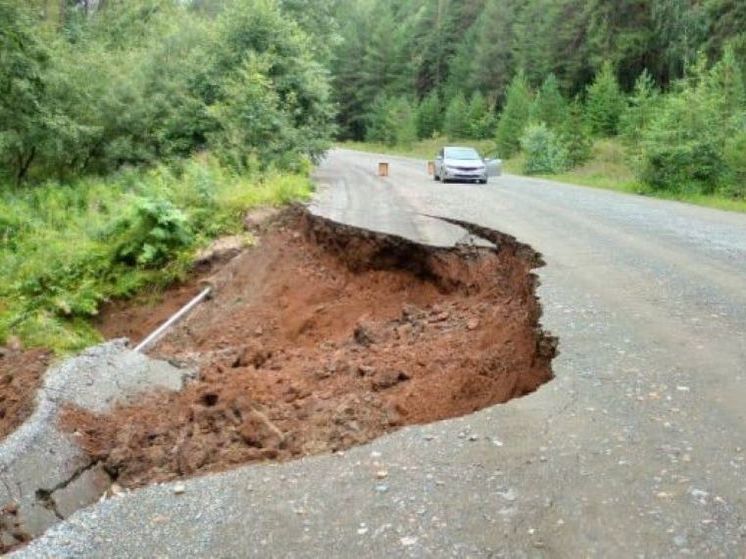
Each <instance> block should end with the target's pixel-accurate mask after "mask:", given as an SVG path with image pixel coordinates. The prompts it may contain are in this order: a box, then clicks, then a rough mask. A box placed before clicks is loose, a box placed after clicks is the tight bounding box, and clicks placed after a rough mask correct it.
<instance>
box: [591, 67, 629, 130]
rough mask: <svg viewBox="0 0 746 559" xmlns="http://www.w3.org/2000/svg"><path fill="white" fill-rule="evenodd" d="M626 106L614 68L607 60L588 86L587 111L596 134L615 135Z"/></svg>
mask: <svg viewBox="0 0 746 559" xmlns="http://www.w3.org/2000/svg"><path fill="white" fill-rule="evenodd" d="M624 107H625V101H624V95H623V94H622V91H621V90H620V88H619V82H617V79H616V76H615V75H614V68H613V66H612V65H611V63H610V62H609V61H606V62H604V64H603V66H602V67H601V70H600V71H599V72H598V74H596V78H595V80H594V81H593V83H592V84H591V85H590V86H589V87H588V100H587V102H586V112H587V115H588V121H589V122H590V124H591V129H592V130H593V132H594V134H598V135H599V136H615V135H616V134H617V132H618V131H619V118H620V117H621V115H622V113H623V112H624Z"/></svg>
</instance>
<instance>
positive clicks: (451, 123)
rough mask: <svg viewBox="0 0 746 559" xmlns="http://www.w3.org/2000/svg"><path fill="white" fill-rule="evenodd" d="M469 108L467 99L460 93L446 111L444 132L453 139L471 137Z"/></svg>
mask: <svg viewBox="0 0 746 559" xmlns="http://www.w3.org/2000/svg"><path fill="white" fill-rule="evenodd" d="M469 116H470V115H469V106H468V105H467V103H466V97H465V96H464V94H463V93H462V92H458V93H457V94H456V95H455V96H454V97H453V99H451V101H450V103H448V108H447V109H446V114H445V118H444V120H443V132H444V133H445V135H446V136H448V137H449V138H451V139H461V138H468V137H469V135H470V131H471V129H470V124H471V123H470V119H469Z"/></svg>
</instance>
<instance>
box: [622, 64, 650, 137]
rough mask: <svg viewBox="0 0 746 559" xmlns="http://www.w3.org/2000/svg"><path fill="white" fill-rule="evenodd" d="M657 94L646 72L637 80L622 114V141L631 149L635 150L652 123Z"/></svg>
mask: <svg viewBox="0 0 746 559" xmlns="http://www.w3.org/2000/svg"><path fill="white" fill-rule="evenodd" d="M658 101H659V94H658V90H657V89H656V87H655V83H654V82H653V78H652V76H651V75H650V73H649V72H648V71H647V70H644V71H643V72H642V74H640V76H639V77H638V78H637V81H636V82H635V89H634V92H633V93H632V96H631V97H630V100H629V106H628V107H627V108H626V110H625V111H624V113H622V116H621V119H620V131H621V134H622V140H623V141H624V142H625V143H626V144H627V145H628V146H630V147H631V148H632V149H637V146H638V145H639V143H640V140H641V138H642V134H643V131H644V130H646V129H647V128H648V127H649V126H650V123H651V122H652V120H653V118H654V117H655V114H656V112H657V110H658Z"/></svg>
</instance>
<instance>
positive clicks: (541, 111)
mask: <svg viewBox="0 0 746 559" xmlns="http://www.w3.org/2000/svg"><path fill="white" fill-rule="evenodd" d="M566 117H567V101H565V98H564V97H563V96H562V93H561V92H560V89H559V84H558V83H557V77H556V76H555V75H554V74H549V75H548V76H547V78H546V79H545V80H544V83H543V84H542V86H541V89H540V90H539V92H538V93H537V94H536V98H535V99H534V102H533V103H532V105H531V120H532V122H536V123H541V122H543V123H544V124H546V125H547V126H548V127H549V128H552V129H558V128H560V127H561V126H562V125H563V124H564V121H565V118H566Z"/></svg>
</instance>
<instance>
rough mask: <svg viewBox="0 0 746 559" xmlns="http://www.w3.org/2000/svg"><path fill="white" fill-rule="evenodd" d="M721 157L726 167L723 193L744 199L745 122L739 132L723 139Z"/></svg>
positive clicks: (745, 173)
mask: <svg viewBox="0 0 746 559" xmlns="http://www.w3.org/2000/svg"><path fill="white" fill-rule="evenodd" d="M723 159H724V160H725V164H726V166H727V169H728V171H727V172H728V177H727V178H728V180H727V182H726V186H725V187H724V188H723V190H724V193H725V194H726V195H728V196H730V197H732V198H739V199H741V200H744V199H746V123H745V125H744V128H743V129H742V130H741V131H740V132H738V133H736V134H735V135H733V136H731V137H730V138H728V139H727V140H726V141H725V149H724V153H723Z"/></svg>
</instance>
